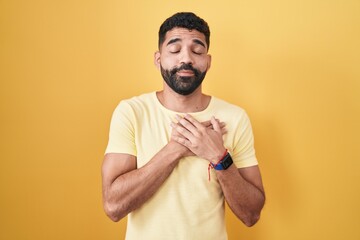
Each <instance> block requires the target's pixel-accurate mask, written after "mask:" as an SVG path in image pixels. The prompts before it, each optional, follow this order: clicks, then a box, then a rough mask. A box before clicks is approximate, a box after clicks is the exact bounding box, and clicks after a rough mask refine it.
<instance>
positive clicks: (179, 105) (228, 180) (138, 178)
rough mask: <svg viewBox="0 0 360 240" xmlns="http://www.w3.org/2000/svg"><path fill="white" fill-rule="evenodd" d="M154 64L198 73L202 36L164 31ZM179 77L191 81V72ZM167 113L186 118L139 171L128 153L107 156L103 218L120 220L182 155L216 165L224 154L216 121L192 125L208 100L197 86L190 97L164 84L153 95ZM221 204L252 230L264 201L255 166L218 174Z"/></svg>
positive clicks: (203, 63)
mask: <svg viewBox="0 0 360 240" xmlns="http://www.w3.org/2000/svg"><path fill="white" fill-rule="evenodd" d="M154 62H155V65H156V66H157V68H158V69H159V70H160V66H162V67H163V68H164V69H171V68H173V67H174V66H177V67H179V66H181V64H184V63H187V64H191V65H192V66H193V67H194V68H196V69H198V70H200V71H201V72H204V71H207V70H208V69H209V68H210V65H211V56H210V55H209V54H208V53H207V45H206V42H205V36H204V35H203V34H202V33H200V32H198V31H196V30H192V31H189V30H188V29H183V28H174V29H172V30H170V31H169V32H167V34H166V36H165V41H164V43H163V44H162V46H161V47H160V50H159V51H157V52H156V53H155V56H154ZM177 74H178V75H179V76H193V73H192V72H191V71H189V70H184V71H180V72H178V73H177ZM157 97H158V99H159V101H160V102H161V103H162V105H164V106H165V107H166V108H168V109H170V110H173V111H177V112H181V113H184V115H182V116H178V119H177V120H178V121H177V122H176V123H175V122H174V123H171V125H172V128H173V130H172V134H171V140H170V141H169V143H168V144H166V145H165V146H164V147H163V148H162V149H161V150H160V151H159V152H158V153H157V154H155V156H154V157H153V158H151V159H150V161H149V162H148V163H147V164H146V165H144V166H143V167H141V168H137V165H136V157H135V156H132V155H129V154H120V153H109V154H106V155H105V158H104V161H103V166H102V182H103V203H104V209H105V212H106V214H107V215H108V216H109V217H110V218H111V219H112V220H113V221H119V220H120V219H121V218H123V217H125V216H126V215H127V214H128V213H130V212H131V211H133V210H135V209H137V208H139V207H140V206H142V204H144V203H145V202H146V201H147V200H148V199H149V198H150V197H151V196H152V195H153V194H154V193H155V192H156V191H157V190H158V189H159V188H160V186H161V185H162V184H163V182H164V181H165V180H166V179H167V178H168V177H169V176H170V174H171V172H172V170H173V169H174V168H175V167H176V165H177V164H178V163H179V161H180V159H181V158H183V157H185V156H190V155H197V156H199V157H202V158H204V159H207V160H208V161H209V162H212V163H217V162H218V160H219V159H220V158H221V157H222V156H223V154H224V152H225V147H224V142H223V138H222V136H223V134H224V133H225V132H226V129H225V124H224V123H221V122H220V121H219V120H217V119H215V118H214V117H213V118H211V119H210V120H209V121H207V122H202V123H200V122H198V121H196V120H195V119H194V118H193V117H192V116H191V114H186V113H192V112H198V111H202V110H204V109H205V108H206V107H207V106H208V104H209V102H210V99H211V97H210V96H207V95H205V94H203V93H202V89H201V85H200V86H199V87H198V88H197V89H196V90H195V91H194V92H192V93H191V94H189V95H186V96H184V95H180V94H177V93H176V92H174V91H173V90H172V89H171V88H170V87H169V86H168V85H167V84H166V83H165V82H164V84H163V90H162V91H160V92H157ZM216 174H217V178H218V180H219V182H220V186H221V188H222V190H223V193H224V196H225V199H226V201H227V203H228V205H229V206H230V208H231V209H232V211H233V212H234V213H235V215H236V216H237V217H238V218H239V219H240V220H241V221H242V222H244V224H245V225H247V226H252V225H254V224H255V223H256V222H257V221H258V219H259V217H260V212H261V209H262V208H263V205H264V202H265V194H264V188H263V185H262V180H261V174H260V171H259V168H258V167H257V166H254V167H248V168H241V169H237V168H236V166H235V164H232V165H231V166H230V167H229V168H228V169H227V170H222V171H216Z"/></svg>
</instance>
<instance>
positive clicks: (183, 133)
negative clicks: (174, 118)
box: [171, 122, 193, 139]
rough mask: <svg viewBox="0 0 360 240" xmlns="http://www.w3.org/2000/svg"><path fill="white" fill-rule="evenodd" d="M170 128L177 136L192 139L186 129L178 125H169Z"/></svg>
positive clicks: (191, 135)
mask: <svg viewBox="0 0 360 240" xmlns="http://www.w3.org/2000/svg"><path fill="white" fill-rule="evenodd" d="M171 127H172V128H173V129H174V130H175V131H176V132H177V134H176V135H177V136H179V135H180V136H182V137H184V138H187V139H190V138H192V137H193V134H192V133H191V132H190V131H189V130H188V129H186V128H185V127H184V126H183V125H182V124H179V123H174V122H172V123H171Z"/></svg>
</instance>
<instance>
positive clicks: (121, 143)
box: [105, 101, 137, 156]
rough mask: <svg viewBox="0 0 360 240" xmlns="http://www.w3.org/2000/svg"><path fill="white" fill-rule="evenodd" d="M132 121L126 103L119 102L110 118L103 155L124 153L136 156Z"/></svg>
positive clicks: (129, 109) (131, 115)
mask: <svg viewBox="0 0 360 240" xmlns="http://www.w3.org/2000/svg"><path fill="white" fill-rule="evenodd" d="M134 121H135V117H134V112H133V109H132V108H131V106H130V105H129V104H128V103H127V102H126V101H121V102H120V103H119V105H118V106H117V107H116V108H115V110H114V112H113V115H112V118H111V123H110V131H109V141H108V145H107V148H106V151H105V153H126V154H131V155H134V156H136V154H137V151H136V145H135V128H134V124H135V122H134Z"/></svg>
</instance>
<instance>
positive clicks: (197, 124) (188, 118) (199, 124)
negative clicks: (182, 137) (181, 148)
mask: <svg viewBox="0 0 360 240" xmlns="http://www.w3.org/2000/svg"><path fill="white" fill-rule="evenodd" d="M184 119H186V120H188V121H189V122H190V123H191V124H192V125H194V126H195V128H197V129H204V126H203V125H202V124H201V123H200V122H198V121H197V120H196V119H195V118H193V117H192V116H191V115H190V114H185V117H184Z"/></svg>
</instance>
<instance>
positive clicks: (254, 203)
mask: <svg viewBox="0 0 360 240" xmlns="http://www.w3.org/2000/svg"><path fill="white" fill-rule="evenodd" d="M178 120H179V123H178V124H175V123H173V127H174V128H175V129H176V131H177V132H178V133H179V134H177V135H175V136H174V138H173V139H174V140H175V141H177V142H179V143H180V144H182V145H184V146H186V147H187V148H189V149H190V150H191V151H192V152H193V153H195V154H196V155H197V156H199V157H202V158H204V159H207V160H209V161H210V162H212V163H216V162H218V160H219V159H220V158H221V157H222V155H223V153H224V151H225V147H224V143H223V140H222V134H221V130H220V127H219V124H218V122H217V121H216V120H215V119H214V118H212V120H211V122H212V125H213V129H207V128H204V127H203V126H202V125H201V124H199V122H197V121H196V120H195V119H194V118H193V117H191V116H190V115H185V117H184V118H179V119H178ZM216 174H217V177H218V179H219V182H220V186H221V188H222V190H223V193H224V196H225V199H226V201H227V203H228V204H229V206H230V208H231V209H232V211H233V212H234V214H235V215H236V216H237V217H238V218H239V219H240V220H241V221H243V222H244V224H245V225H247V226H252V225H254V224H255V223H256V222H257V221H258V219H259V216H260V212H261V209H262V207H263V205H264V202H265V195H264V189H263V186H262V181H261V175H260V171H259V168H258V167H257V166H254V167H249V168H242V169H237V168H236V166H235V165H234V164H233V165H231V166H230V167H229V168H228V169H227V170H222V171H216Z"/></svg>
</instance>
